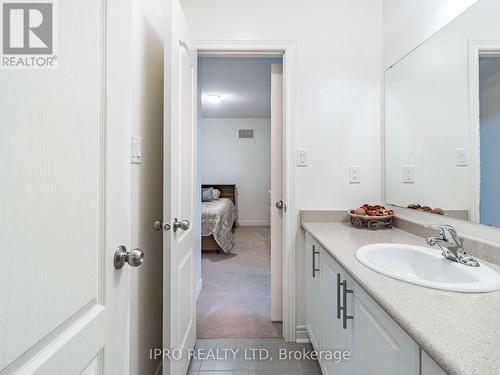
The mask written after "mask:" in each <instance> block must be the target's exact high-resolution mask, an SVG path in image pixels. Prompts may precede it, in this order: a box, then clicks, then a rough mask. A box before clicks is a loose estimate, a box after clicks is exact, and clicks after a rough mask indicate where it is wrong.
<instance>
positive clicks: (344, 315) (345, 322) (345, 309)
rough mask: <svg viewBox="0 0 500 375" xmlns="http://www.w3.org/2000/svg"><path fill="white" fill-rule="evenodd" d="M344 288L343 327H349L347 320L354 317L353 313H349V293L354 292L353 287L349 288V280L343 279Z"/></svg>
mask: <svg viewBox="0 0 500 375" xmlns="http://www.w3.org/2000/svg"><path fill="white" fill-rule="evenodd" d="M342 289H343V306H342V327H344V329H347V320H348V319H354V317H353V316H352V315H348V314H347V293H354V292H353V291H352V290H351V289H347V281H346V280H344V281H342Z"/></svg>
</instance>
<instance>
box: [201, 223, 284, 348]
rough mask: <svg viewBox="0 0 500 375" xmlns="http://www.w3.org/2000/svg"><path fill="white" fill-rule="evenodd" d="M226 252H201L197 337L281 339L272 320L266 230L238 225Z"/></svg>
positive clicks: (268, 245) (278, 325)
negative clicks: (200, 289) (201, 283)
mask: <svg viewBox="0 0 500 375" xmlns="http://www.w3.org/2000/svg"><path fill="white" fill-rule="evenodd" d="M235 237H236V246H235V248H234V249H233V250H232V252H231V253H230V254H227V255H226V254H214V253H203V254H202V263H201V267H202V275H203V290H202V292H201V294H200V297H199V299H198V305H197V337H198V338H199V339H205V338H273V337H282V336H283V335H282V324H281V323H275V322H271V318H270V314H271V260H270V247H271V246H270V241H271V239H270V229H269V228H266V227H239V228H237V229H236V232H235Z"/></svg>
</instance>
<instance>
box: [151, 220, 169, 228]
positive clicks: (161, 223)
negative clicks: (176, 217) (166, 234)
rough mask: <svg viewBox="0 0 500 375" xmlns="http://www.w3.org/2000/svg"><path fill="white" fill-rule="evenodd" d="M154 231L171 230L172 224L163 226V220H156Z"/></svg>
mask: <svg viewBox="0 0 500 375" xmlns="http://www.w3.org/2000/svg"><path fill="white" fill-rule="evenodd" d="M153 229H154V230H162V229H165V230H170V224H163V221H161V220H155V221H153Z"/></svg>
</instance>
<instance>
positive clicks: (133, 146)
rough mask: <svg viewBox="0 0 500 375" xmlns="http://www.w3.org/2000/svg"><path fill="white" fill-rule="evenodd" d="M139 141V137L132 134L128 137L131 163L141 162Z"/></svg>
mask: <svg viewBox="0 0 500 375" xmlns="http://www.w3.org/2000/svg"><path fill="white" fill-rule="evenodd" d="M141 142H142V140H141V137H137V136H135V135H133V136H131V138H130V162H131V163H132V164H141V162H142V150H141V148H142V145H141Z"/></svg>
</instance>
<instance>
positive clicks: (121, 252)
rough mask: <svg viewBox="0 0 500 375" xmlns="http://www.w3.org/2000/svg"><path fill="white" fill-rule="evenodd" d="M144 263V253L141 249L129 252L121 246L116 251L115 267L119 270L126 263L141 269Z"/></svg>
mask: <svg viewBox="0 0 500 375" xmlns="http://www.w3.org/2000/svg"><path fill="white" fill-rule="evenodd" d="M143 262H144V253H143V252H142V250H141V249H133V250H131V251H127V249H126V247H125V246H123V245H121V246H119V247H118V248H117V249H116V251H115V257H114V261H113V263H114V265H115V268H116V269H117V270H119V269H121V268H122V267H123V266H124V265H125V263H128V265H129V266H130V267H139V266H140V265H141V264H142V263H143Z"/></svg>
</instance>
